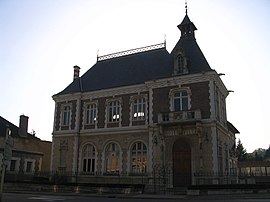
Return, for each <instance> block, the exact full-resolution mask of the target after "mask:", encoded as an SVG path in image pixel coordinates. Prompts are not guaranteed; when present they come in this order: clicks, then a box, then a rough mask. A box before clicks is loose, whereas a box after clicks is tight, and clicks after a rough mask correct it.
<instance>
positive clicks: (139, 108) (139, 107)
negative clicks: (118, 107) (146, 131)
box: [133, 97, 145, 120]
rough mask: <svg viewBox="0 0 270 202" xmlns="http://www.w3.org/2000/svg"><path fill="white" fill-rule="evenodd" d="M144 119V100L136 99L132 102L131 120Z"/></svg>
mask: <svg viewBox="0 0 270 202" xmlns="http://www.w3.org/2000/svg"><path fill="white" fill-rule="evenodd" d="M143 119H145V98H143V97H141V98H137V99H135V100H134V102H133V120H143Z"/></svg>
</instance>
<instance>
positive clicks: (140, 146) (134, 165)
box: [131, 142, 147, 173]
mask: <svg viewBox="0 0 270 202" xmlns="http://www.w3.org/2000/svg"><path fill="white" fill-rule="evenodd" d="M146 168H147V148H146V146H145V144H144V143H143V142H136V143H135V144H134V145H133V146H132V147H131V172H132V173H145V172H146Z"/></svg>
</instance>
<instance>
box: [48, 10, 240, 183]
mask: <svg viewBox="0 0 270 202" xmlns="http://www.w3.org/2000/svg"><path fill="white" fill-rule="evenodd" d="M177 27H178V29H179V30H180V32H181V36H180V38H179V41H178V42H177V43H176V45H175V47H174V48H173V50H172V51H171V52H170V53H169V52H168V51H167V49H166V43H165V42H164V43H161V44H155V45H151V46H146V47H143V48H137V49H132V50H128V51H123V52H118V53H114V54H109V55H104V56H98V58H97V62H96V64H94V65H93V66H92V67H91V68H90V69H89V70H88V71H87V72H86V73H85V74H83V75H82V76H80V74H79V72H80V67H78V66H75V67H74V80H73V82H72V83H71V84H70V85H68V86H67V87H66V88H65V89H64V90H63V91H61V92H59V93H57V94H55V95H53V100H54V101H55V114H54V126H53V142H52V161H51V170H52V171H58V172H59V173H63V174H65V173H66V175H67V181H68V182H77V183H101V184H104V183H109V184H117V183H121V184H144V185H157V186H158V185H161V184H162V185H165V186H166V187H183V186H189V185H196V184H224V183H226V184H229V183H236V175H235V174H236V173H235V171H236V168H237V160H236V157H235V153H234V149H235V134H236V133H238V130H237V129H236V128H235V127H234V126H233V125H232V124H231V123H230V122H229V121H228V120H227V116H226V97H227V96H228V94H229V91H228V90H227V88H226V86H225V85H224V83H223V82H222V80H221V78H220V76H221V74H218V73H217V72H216V71H215V70H213V69H211V67H210V65H209V64H208V62H207V60H206V58H205V57H204V55H203V53H202V51H201V49H200V48H199V46H198V44H197V42H196V39H195V31H196V30H197V28H196V26H195V25H194V24H193V22H192V21H191V20H190V19H189V17H188V15H187V12H186V15H185V16H184V19H183V20H182V22H181V23H180V24H179V25H178V26H177Z"/></svg>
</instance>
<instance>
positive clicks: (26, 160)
mask: <svg viewBox="0 0 270 202" xmlns="http://www.w3.org/2000/svg"><path fill="white" fill-rule="evenodd" d="M19 122H20V123H19V127H17V126H16V125H14V124H13V123H11V122H9V121H8V120H6V119H4V118H3V117H1V116H0V152H1V153H0V158H1V164H3V162H5V164H6V166H7V169H6V178H5V179H6V180H7V181H9V180H11V181H14V180H25V179H31V177H32V176H33V174H35V173H40V172H42V171H43V172H49V171H50V162H51V142H50V141H43V140H41V139H39V138H38V137H36V136H35V134H34V133H33V134H30V133H28V132H27V130H28V117H27V116H25V115H21V116H20V121H19ZM7 131H10V136H11V139H12V145H10V149H11V154H10V155H11V156H10V157H8V158H9V159H8V160H7V161H6V160H4V159H5V158H7V157H6V156H4V150H5V147H6V144H7V137H6V136H7V135H8V134H7ZM6 155H7V154H6Z"/></svg>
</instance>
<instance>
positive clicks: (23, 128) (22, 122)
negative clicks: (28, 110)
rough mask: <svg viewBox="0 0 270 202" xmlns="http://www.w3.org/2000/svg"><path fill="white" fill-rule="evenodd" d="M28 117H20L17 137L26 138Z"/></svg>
mask: <svg viewBox="0 0 270 202" xmlns="http://www.w3.org/2000/svg"><path fill="white" fill-rule="evenodd" d="M28 119H29V117H28V116H25V115H21V116H20V125H19V136H21V137H27V131H28Z"/></svg>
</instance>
